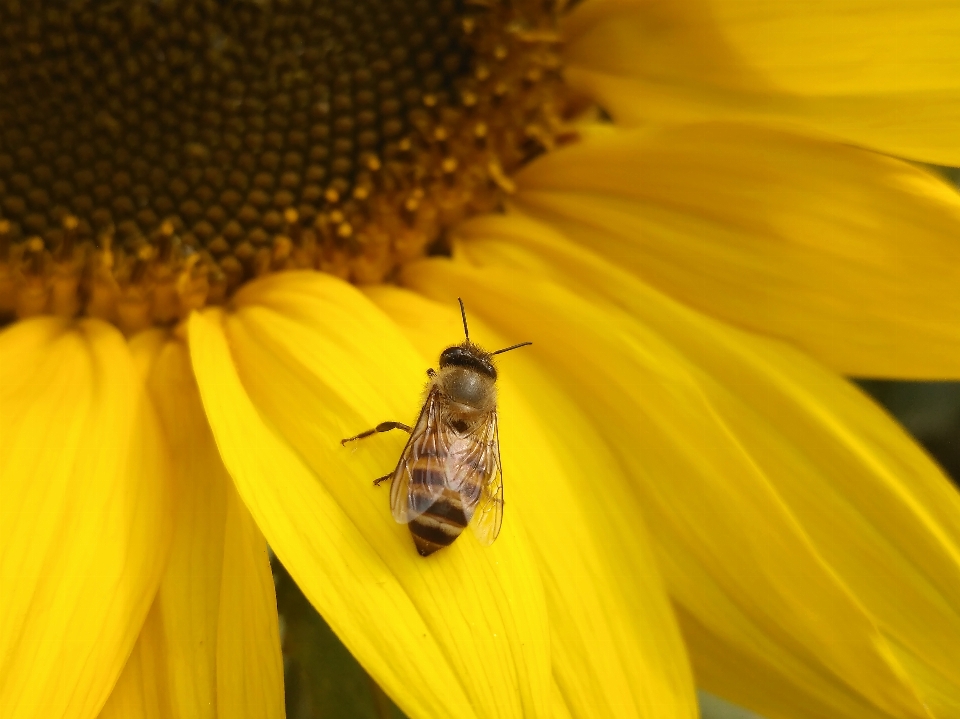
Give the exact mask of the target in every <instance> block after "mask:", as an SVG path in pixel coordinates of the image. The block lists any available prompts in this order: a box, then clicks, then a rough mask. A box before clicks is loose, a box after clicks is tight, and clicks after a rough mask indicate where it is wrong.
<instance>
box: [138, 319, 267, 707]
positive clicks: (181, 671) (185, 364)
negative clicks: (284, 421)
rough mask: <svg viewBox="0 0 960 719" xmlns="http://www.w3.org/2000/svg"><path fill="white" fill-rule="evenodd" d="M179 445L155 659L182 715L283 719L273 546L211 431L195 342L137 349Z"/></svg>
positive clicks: (141, 342)
mask: <svg viewBox="0 0 960 719" xmlns="http://www.w3.org/2000/svg"><path fill="white" fill-rule="evenodd" d="M131 346H132V350H133V353H134V357H135V358H136V360H137V363H138V365H139V366H140V367H141V368H142V370H143V371H145V372H146V373H147V378H148V379H147V384H148V388H149V390H150V392H151V395H152V396H153V398H154V401H155V403H156V405H157V407H158V410H159V412H160V416H161V419H162V422H163V426H164V429H165V430H166V433H167V436H168V437H169V438H170V445H171V456H172V459H173V468H174V476H175V479H176V489H177V524H176V528H175V531H174V536H173V542H172V546H171V551H170V558H169V561H168V564H167V570H166V572H165V574H164V577H163V580H162V582H161V584H160V590H159V592H158V594H157V599H156V603H155V611H156V613H157V615H158V617H159V620H158V621H159V622H160V623H161V625H162V629H163V634H162V635H163V643H162V645H160V646H159V647H155V651H156V655H155V656H154V657H153V662H154V663H155V664H157V665H158V666H161V667H162V668H163V670H164V676H165V678H166V684H165V686H164V694H165V695H166V696H167V697H168V701H169V703H170V705H171V708H172V709H171V710H172V711H173V713H174V715H176V716H193V717H202V716H207V717H217V716H221V717H244V716H247V717H282V716H283V676H282V669H281V656H280V638H279V627H278V620H277V609H276V598H275V596H274V592H273V584H272V577H271V574H270V568H269V562H268V559H267V555H266V543H265V542H264V540H263V537H262V536H261V535H260V534H259V531H258V530H257V529H256V527H255V526H254V525H253V524H252V522H251V521H250V519H249V517H247V516H245V514H244V513H245V511H246V510H245V509H244V508H243V507H242V506H239V504H238V502H239V499H238V498H237V496H236V490H235V489H234V488H233V483H232V482H231V481H230V477H229V475H228V474H227V472H226V469H225V468H224V466H223V462H222V461H221V460H220V456H219V454H218V452H217V447H216V444H215V443H214V439H213V435H212V434H211V432H210V428H209V426H208V425H207V421H206V418H205V416H204V412H203V405H202V404H201V402H200V395H199V392H198V390H197V385H196V381H195V379H194V377H193V370H192V368H191V365H190V358H189V355H188V352H187V348H186V345H185V344H184V343H183V342H181V341H178V340H176V339H170V338H169V337H168V336H167V335H166V334H165V333H162V332H151V333H144V334H141V335H138V336H137V337H136V338H134V340H133V341H132V343H131Z"/></svg>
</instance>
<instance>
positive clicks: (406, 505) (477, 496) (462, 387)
mask: <svg viewBox="0 0 960 719" xmlns="http://www.w3.org/2000/svg"><path fill="white" fill-rule="evenodd" d="M458 302H460V315H461V317H463V335H464V338H465V340H464V342H463V343H461V344H458V345H453V346H452V347H447V348H446V349H445V350H444V351H443V352H441V353H440V370H439V371H436V370H433V369H428V370H427V377H429V381H428V382H427V387H426V390H425V395H426V399H425V400H424V403H423V408H422V409H421V410H420V416H419V417H418V418H417V423H416V424H415V425H414V426H413V427H410V426H408V425H406V424H403V423H402V422H381V423H380V424H378V425H377V426H376V427H374V428H373V429H370V430H367V431H366V432H361V433H360V434H358V435H356V436H355V437H348V438H347V439H343V440H340V444H341V445H345V444H346V443H347V442H353V441H355V440H358V439H363V438H364V437H369V436H371V435H374V434H377V433H378V432H389V431H390V430H392V429H402V430H403V431H404V432H409V433H410V438H409V439H408V440H407V444H406V446H405V447H404V448H403V453H402V454H401V455H400V461H399V462H397V466H396V469H394V470H393V472H391V473H390V474H386V475H384V476H383V477H378V478H377V479H375V480H373V483H374V484H375V485H379V484H380V483H381V482H384V481H385V480H387V479H390V480H391V483H390V510H391V512H392V513H393V518H394V519H395V520H397V522H399V523H401V524H406V525H408V526H409V528H410V534H412V535H413V543H414V544H415V545H416V547H417V552H419V553H420V555H421V556H423V557H428V556H430V555H431V554H433V553H434V552H436V551H437V550H438V549H443V548H444V547H447V546H449V545H450V544H452V543H453V540H455V539H456V538H457V537H459V536H460V534H461V532H463V530H464V529H465V528H466V527H467V525H470V526H472V527H473V532H474V534H475V535H476V537H477V539H478V540H479V541H480V544H482V545H485V546H486V545H490V544H493V541H494V540H495V539H496V538H497V535H498V534H499V533H500V525H501V524H502V523H503V471H502V468H501V466H500V439H499V437H498V435H497V387H496V382H497V370H496V368H495V367H494V365H493V356H494V355H498V354H502V353H503V352H509V351H510V350H515V349H517V348H518V347H525V346H527V345H530V344H533V343H532V342H521V343H520V344H517V345H513V346H511V347H505V348H504V349H502V350H497V351H496V352H487V351H486V350H483V349H481V348H480V347H478V346H477V345H475V344H474V343H473V342H471V341H470V332H469V330H468V329H467V312H466V310H465V309H464V307H463V300H459V299H458Z"/></svg>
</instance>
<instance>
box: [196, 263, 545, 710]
mask: <svg viewBox="0 0 960 719" xmlns="http://www.w3.org/2000/svg"><path fill="white" fill-rule="evenodd" d="M235 304H236V307H237V309H236V311H235V312H233V313H230V314H226V313H223V312H221V311H219V310H210V311H208V312H206V313H204V314H202V315H196V316H194V317H193V318H192V320H191V322H190V325H189V336H190V350H191V358H192V362H193V367H194V371H195V372H196V375H197V378H198V382H199V385H200V392H201V396H202V397H203V403H204V408H205V409H206V412H207V416H208V418H209V420H210V423H211V427H212V429H213V433H214V436H215V437H216V439H217V445H218V447H219V448H220V452H221V455H222V457H223V459H224V462H225V464H226V467H227V469H228V470H229V472H230V474H231V476H232V477H233V480H234V482H235V484H236V486H237V489H238V490H239V493H240V496H241V497H242V498H243V500H244V503H245V504H246V505H247V507H248V508H249V509H250V512H251V514H252V515H253V518H254V519H255V520H256V522H257V524H258V525H259V527H260V528H261V529H262V530H263V532H264V534H265V535H266V537H267V538H268V540H269V542H270V545H271V547H272V548H273V549H274V551H275V552H276V554H277V556H278V557H279V558H280V559H281V561H282V562H283V563H284V565H285V566H286V567H287V568H288V569H289V571H290V573H291V575H292V576H293V577H294V579H295V580H296V581H297V583H298V584H299V585H300V586H301V588H302V589H303V590H304V593H305V594H306V595H307V597H308V598H309V599H310V600H311V602H312V603H313V604H314V606H316V607H317V608H318V609H319V610H320V612H321V614H323V616H324V618H325V619H326V620H327V622H328V623H329V624H330V626H331V627H332V628H333V630H334V631H335V632H336V633H337V634H338V636H339V637H340V638H341V639H342V640H343V642H344V643H345V644H346V645H347V647H348V648H349V649H350V651H351V652H352V653H353V654H354V656H356V657H357V659H358V660H359V661H360V663H361V664H362V665H363V666H364V668H365V669H366V670H367V671H368V672H369V673H370V674H371V675H372V676H373V677H374V678H375V679H376V680H377V682H378V683H379V684H380V685H381V686H383V687H384V689H385V690H386V691H387V693H388V694H390V695H391V697H393V698H394V700H395V701H396V702H397V704H399V705H400V707H401V708H402V709H403V710H404V711H405V712H406V713H407V714H408V715H409V716H411V717H425V716H436V717H447V716H463V717H510V716H546V715H548V713H549V712H548V697H549V689H550V676H549V671H550V670H549V652H548V637H547V625H546V618H545V614H546V612H545V609H544V599H543V594H542V589H541V587H540V582H539V576H538V574H537V571H536V566H535V564H534V562H533V559H532V557H531V556H530V550H529V548H528V547H527V544H526V541H525V539H524V537H523V534H522V532H521V530H520V527H518V526H517V525H516V524H514V523H505V524H504V528H503V531H502V533H501V535H500V538H499V539H498V540H497V542H496V543H495V544H494V545H493V546H492V547H489V548H482V547H480V546H479V545H478V544H477V543H476V542H475V541H474V540H473V539H472V537H463V538H462V539H460V540H459V541H458V542H456V543H454V545H452V546H451V547H450V548H449V549H446V550H443V551H442V552H439V553H437V554H436V555H433V556H431V557H429V558H427V559H423V558H421V557H420V556H419V555H417V553H416V552H415V551H414V548H413V544H412V542H411V540H410V537H409V534H408V532H407V529H406V528H405V527H403V526H400V525H397V524H396V523H395V522H394V521H393V520H392V518H391V517H390V513H389V508H388V497H387V493H386V490H385V488H375V487H373V486H371V479H372V478H374V477H376V476H378V475H381V474H383V473H384V472H385V471H387V470H388V469H389V468H390V467H391V466H392V465H393V464H394V463H395V462H396V459H397V456H398V454H399V451H400V447H401V446H402V442H403V438H402V437H379V438H377V439H375V440H370V441H367V442H365V443H363V444H362V445H359V446H353V447H341V446H340V442H339V440H340V438H341V437H345V436H350V435H352V434H356V433H357V432H359V431H361V430H363V429H365V428H367V427H370V426H373V425H375V424H376V423H378V422H379V421H383V420H385V419H406V420H409V419H410V416H411V415H413V414H414V412H415V411H416V410H417V400H416V393H417V392H418V390H419V386H420V384H421V382H422V381H423V370H424V369H425V367H426V365H425V363H424V361H423V360H422V359H421V358H419V357H418V356H417V355H416V353H415V352H414V351H413V349H412V348H411V347H410V346H409V344H408V343H407V342H406V340H404V338H403V337H402V336H401V335H400V333H399V332H398V331H397V329H396V327H395V326H393V325H392V323H391V322H389V321H388V320H387V319H386V318H385V317H384V316H383V315H382V314H381V313H379V312H378V311H376V309H375V308H374V307H373V306H372V305H371V304H370V303H369V302H368V301H367V300H365V299H364V298H363V296H362V295H361V294H359V292H357V290H355V289H354V288H352V287H351V286H349V285H346V284H345V283H342V282H340V281H338V280H335V279H334V278H331V277H329V276H326V275H322V274H318V273H285V274H283V275H278V276H273V277H270V278H266V279H264V280H261V281H258V282H257V283H254V284H251V285H249V286H248V287H246V288H245V289H244V291H242V292H241V293H240V294H239V295H238V296H237V298H236V301H235Z"/></svg>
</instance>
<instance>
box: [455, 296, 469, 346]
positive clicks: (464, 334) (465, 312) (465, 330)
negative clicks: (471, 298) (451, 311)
mask: <svg viewBox="0 0 960 719" xmlns="http://www.w3.org/2000/svg"><path fill="white" fill-rule="evenodd" d="M457 302H459V303H460V316H461V317H463V336H464V337H466V338H467V342H469V341H470V332H469V331H468V330H467V311H466V309H464V307H463V300H461V299H460V298H459V297H458V298H457Z"/></svg>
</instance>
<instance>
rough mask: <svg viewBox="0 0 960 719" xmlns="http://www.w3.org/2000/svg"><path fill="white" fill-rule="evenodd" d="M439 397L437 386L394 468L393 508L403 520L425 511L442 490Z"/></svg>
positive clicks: (393, 511) (424, 406)
mask: <svg viewBox="0 0 960 719" xmlns="http://www.w3.org/2000/svg"><path fill="white" fill-rule="evenodd" d="M439 400H440V398H439V395H438V392H437V390H436V389H433V390H431V391H430V394H429V395H428V396H427V401H426V402H424V403H423V409H422V410H420V417H419V418H418V419H417V424H416V425H415V426H414V428H413V432H411V433H410V439H408V440H407V446H406V447H404V448H403V454H401V455H400V461H399V462H398V463H397V468H396V469H395V470H394V471H393V479H392V480H391V482H390V510H391V512H392V513H393V518H394V519H395V520H397V522H400V523H401V524H408V523H409V522H411V521H413V520H414V519H416V518H417V517H419V516H420V515H421V514H423V513H424V512H425V511H426V510H427V509H429V508H430V506H431V505H432V504H433V503H434V502H435V501H436V500H437V498H438V497H439V496H440V494H441V493H442V492H443V487H444V484H445V482H446V479H445V474H444V468H443V464H442V458H443V457H444V456H445V453H444V451H443V449H444V446H443V443H444V437H443V433H442V432H441V426H442V418H441V416H440V408H441V402H440V401H439Z"/></svg>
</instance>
